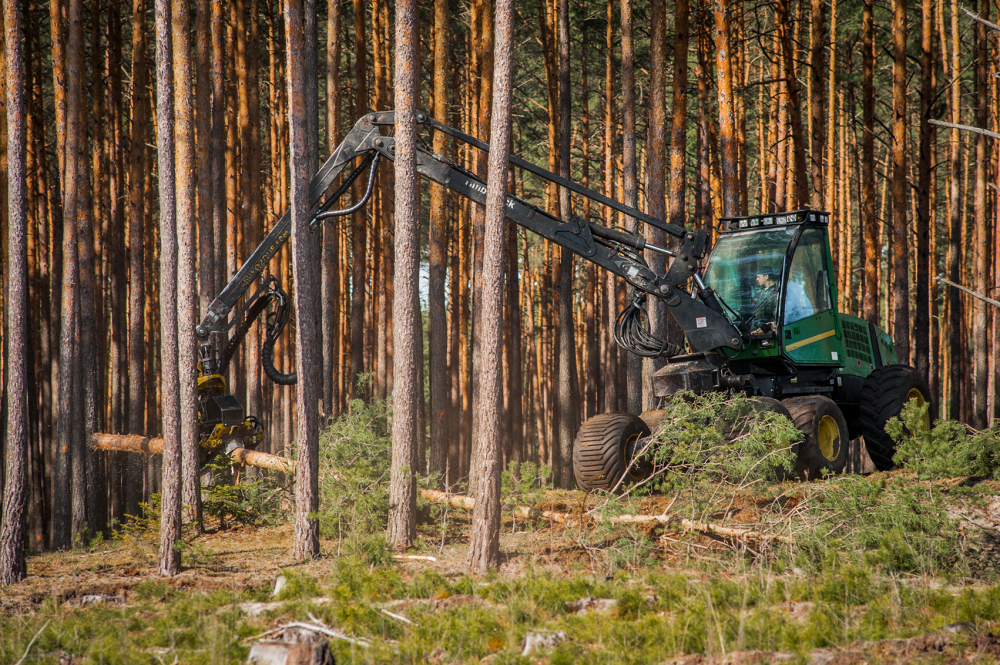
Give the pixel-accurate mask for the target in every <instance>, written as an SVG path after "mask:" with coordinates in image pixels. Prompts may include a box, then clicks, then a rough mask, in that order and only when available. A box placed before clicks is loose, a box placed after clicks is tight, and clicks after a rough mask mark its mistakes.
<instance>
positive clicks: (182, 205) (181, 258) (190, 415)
mask: <svg viewBox="0 0 1000 665" xmlns="http://www.w3.org/2000/svg"><path fill="white" fill-rule="evenodd" d="M171 12H172V16H171V29H172V32H173V43H172V45H171V46H172V49H173V74H174V79H173V93H174V140H173V145H174V150H175V153H176V157H175V158H174V168H175V171H174V191H175V197H176V198H175V204H174V205H175V206H176V208H175V211H176V212H175V214H176V220H177V221H176V223H177V334H178V337H177V367H178V388H179V390H180V415H181V451H182V452H181V455H182V460H183V462H182V464H183V480H182V487H183V493H184V497H183V501H184V505H185V506H187V507H188V510H189V511H190V512H189V516H190V518H191V519H193V520H195V521H196V522H197V523H198V525H199V528H201V487H200V483H199V480H198V467H199V466H200V464H199V460H198V453H199V450H198V368H197V363H198V349H197V346H196V339H195V336H194V335H192V334H191V332H192V331H193V330H194V328H195V326H196V325H197V324H198V286H197V284H196V282H195V276H196V275H197V273H198V271H197V268H196V266H197V259H196V256H197V255H196V243H197V240H196V237H195V233H196V230H197V228H198V214H197V213H198V207H197V203H198V200H197V194H196V189H195V169H196V168H197V161H196V151H195V130H194V91H193V90H192V88H191V86H192V83H193V81H192V80H191V78H192V73H193V71H192V70H193V67H192V66H191V30H190V24H191V11H190V8H189V5H188V3H187V1H186V0H173V3H172V6H171ZM251 413H253V411H251Z"/></svg>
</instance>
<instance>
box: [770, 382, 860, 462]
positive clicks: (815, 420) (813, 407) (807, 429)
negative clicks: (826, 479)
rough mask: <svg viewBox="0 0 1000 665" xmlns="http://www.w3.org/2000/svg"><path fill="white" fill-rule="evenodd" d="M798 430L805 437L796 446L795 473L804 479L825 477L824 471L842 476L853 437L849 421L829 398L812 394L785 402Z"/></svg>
mask: <svg viewBox="0 0 1000 665" xmlns="http://www.w3.org/2000/svg"><path fill="white" fill-rule="evenodd" d="M782 404H784V405H785V407H786V408H787V409H788V412H789V414H791V417H792V422H793V423H795V428H796V429H798V430H799V431H800V432H802V434H803V435H804V437H803V439H802V440H801V441H799V443H798V444H796V446H797V448H798V450H797V451H796V452H797V457H796V459H795V473H796V474H797V475H798V476H799V478H801V479H803V480H817V479H819V478H822V477H823V470H824V469H826V470H827V471H830V472H832V473H841V472H843V470H844V466H845V465H846V464H847V452H848V446H849V444H850V437H849V436H848V433H847V420H846V419H845V418H844V414H843V412H841V410H840V407H838V406H837V405H836V403H835V402H834V401H833V400H832V399H830V398H829V397H823V396H822V395H809V396H807V397H791V398H789V399H786V400H782Z"/></svg>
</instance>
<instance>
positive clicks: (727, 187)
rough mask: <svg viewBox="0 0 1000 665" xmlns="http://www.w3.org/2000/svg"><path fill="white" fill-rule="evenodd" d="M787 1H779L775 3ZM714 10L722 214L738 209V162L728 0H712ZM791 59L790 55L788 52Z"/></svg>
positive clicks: (779, 3)
mask: <svg viewBox="0 0 1000 665" xmlns="http://www.w3.org/2000/svg"><path fill="white" fill-rule="evenodd" d="M787 1H788V0H778V6H779V7H780V6H781V5H782V4H783V3H784V4H785V8H786V13H787ZM712 9H713V11H714V13H715V63H716V64H715V66H716V70H717V72H718V77H719V78H718V81H719V152H720V159H721V162H722V216H723V217H731V216H734V215H738V214H739V211H740V191H739V164H738V161H737V153H736V116H735V110H734V104H735V103H736V100H735V99H734V98H733V72H732V51H731V49H732V44H731V42H730V35H729V0H713V1H712ZM788 58H789V59H791V54H790V53H789V54H788Z"/></svg>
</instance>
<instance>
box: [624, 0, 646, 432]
mask: <svg viewBox="0 0 1000 665" xmlns="http://www.w3.org/2000/svg"><path fill="white" fill-rule="evenodd" d="M621 24H622V78H621V80H622V202H623V203H625V205H627V206H631V207H633V208H635V207H637V206H638V204H639V187H638V180H637V178H638V174H637V172H636V165H635V45H634V43H633V38H632V0H621ZM625 229H626V230H627V231H628V232H629V233H632V234H636V233H638V231H639V222H638V221H637V220H635V219H632V218H628V219H627V220H626V221H625ZM634 291H635V289H634V288H632V287H629V288H628V292H627V294H626V300H628V301H629V302H631V300H632V298H633V297H634V296H635V294H634ZM626 358H627V363H628V373H627V377H628V378H627V381H628V384H627V390H628V397H627V409H626V410H627V411H628V412H629V413H634V414H636V415H638V414H639V413H641V412H642V360H641V359H640V358H639V357H638V356H636V355H633V354H626Z"/></svg>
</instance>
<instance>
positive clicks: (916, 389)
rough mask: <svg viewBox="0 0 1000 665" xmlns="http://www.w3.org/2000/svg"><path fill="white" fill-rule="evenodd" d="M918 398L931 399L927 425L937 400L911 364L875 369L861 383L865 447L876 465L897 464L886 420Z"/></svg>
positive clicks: (893, 444)
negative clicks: (908, 402) (887, 432)
mask: <svg viewBox="0 0 1000 665" xmlns="http://www.w3.org/2000/svg"><path fill="white" fill-rule="evenodd" d="M911 399H918V400H920V401H921V403H923V402H930V405H931V408H930V409H929V410H928V412H927V422H926V423H925V425H926V427H928V428H930V424H931V421H933V420H934V418H935V417H936V415H937V412H936V410H935V408H934V407H935V404H934V400H933V399H932V398H931V391H930V389H929V388H928V387H927V382H926V381H924V378H923V377H922V376H920V374H919V373H918V372H917V370H915V369H914V368H912V367H910V366H909V365H886V366H885V367H879V368H877V369H875V370H874V371H873V372H872V373H871V374H869V375H868V378H867V379H865V383H864V385H863V386H862V387H861V404H860V409H859V410H860V417H859V419H858V420H859V421H860V423H861V434H862V435H863V436H864V437H865V447H866V448H867V449H868V455H869V456H870V457H871V458H872V462H873V463H874V464H875V468H876V469H878V470H879V471H888V470H889V469H891V468H892V467H893V466H894V463H893V461H892V458H893V456H894V455H895V454H896V442H895V441H893V440H892V437H890V436H889V435H888V434H886V433H885V424H886V422H888V421H889V419H890V418H892V417H894V416H898V415H899V414H900V413H901V412H902V411H903V407H904V406H905V405H906V402H907V401H909V400H911Z"/></svg>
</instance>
